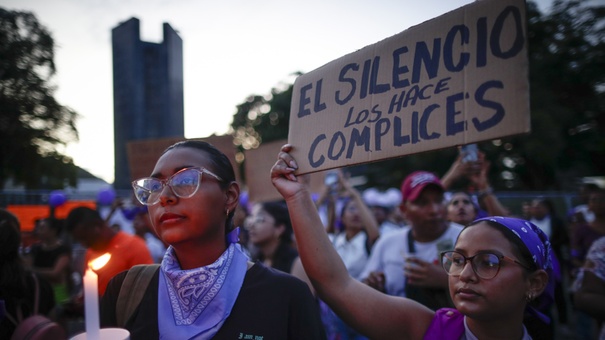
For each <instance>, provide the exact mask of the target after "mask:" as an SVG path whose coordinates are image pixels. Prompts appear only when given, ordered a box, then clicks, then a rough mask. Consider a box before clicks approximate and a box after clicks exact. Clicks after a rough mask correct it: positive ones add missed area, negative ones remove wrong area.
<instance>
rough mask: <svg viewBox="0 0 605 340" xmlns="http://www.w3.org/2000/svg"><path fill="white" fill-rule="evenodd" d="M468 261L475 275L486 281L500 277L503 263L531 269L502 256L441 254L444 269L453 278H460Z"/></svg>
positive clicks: (450, 252)
mask: <svg viewBox="0 0 605 340" xmlns="http://www.w3.org/2000/svg"><path fill="white" fill-rule="evenodd" d="M468 261H470V262H471V267H472V268H473V271H474V272H475V274H477V276H479V277H480V278H482V279H486V280H489V279H492V278H494V277H495V276H496V275H498V272H499V271H500V266H501V263H502V261H509V262H512V263H516V264H518V265H520V266H521V267H523V268H525V269H528V270H529V269H530V268H529V267H528V266H527V265H525V264H523V263H521V262H519V261H517V260H515V259H512V258H510V257H508V256H504V255H502V254H494V253H490V252H481V253H478V254H475V255H473V256H470V257H466V256H464V255H462V254H461V253H459V252H457V251H444V252H442V253H441V264H442V265H443V269H445V271H446V272H447V274H448V275H451V276H459V275H460V274H461V273H462V270H464V267H465V266H466V262H468Z"/></svg>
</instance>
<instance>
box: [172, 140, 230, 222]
mask: <svg viewBox="0 0 605 340" xmlns="http://www.w3.org/2000/svg"><path fill="white" fill-rule="evenodd" d="M179 148H192V149H197V150H201V151H203V152H205V153H207V154H208V155H209V156H210V161H211V162H212V166H213V168H212V169H210V170H212V171H213V172H215V173H216V174H217V175H218V176H219V177H220V178H222V179H223V181H219V186H220V187H221V188H222V189H223V190H224V189H227V188H228V187H229V185H230V184H231V183H232V182H235V171H234V170H233V165H232V164H231V161H229V158H227V156H226V155H225V154H224V153H223V152H222V151H220V150H219V149H217V148H216V147H215V146H214V145H212V144H210V143H208V142H204V141H201V140H194V139H188V140H184V141H181V142H177V143H174V144H172V145H171V146H169V147H167V148H166V150H164V152H163V153H162V154H165V153H166V152H168V151H170V150H172V149H179ZM234 213H235V209H233V210H232V211H230V212H229V216H227V221H226V223H225V233H229V232H230V231H231V230H232V229H233V214H234Z"/></svg>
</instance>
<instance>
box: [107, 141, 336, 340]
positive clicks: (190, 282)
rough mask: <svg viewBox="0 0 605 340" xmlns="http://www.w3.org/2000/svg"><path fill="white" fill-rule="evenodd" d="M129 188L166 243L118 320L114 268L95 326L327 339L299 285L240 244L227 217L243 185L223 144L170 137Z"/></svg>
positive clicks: (149, 334)
mask: <svg viewBox="0 0 605 340" xmlns="http://www.w3.org/2000/svg"><path fill="white" fill-rule="evenodd" d="M133 189H134V194H135V196H136V198H137V199H138V200H139V202H140V203H141V204H144V205H146V206H147V208H148V210H149V217H150V220H151V222H152V225H153V228H154V230H155V232H156V234H157V235H158V236H159V237H160V238H161V239H162V240H163V241H164V242H166V243H167V244H169V247H168V249H167V250H166V254H165V255H164V258H163V260H162V262H161V264H160V267H159V270H158V271H156V272H155V274H154V276H153V278H152V280H151V282H150V283H149V285H148V286H147V287H146V288H143V289H146V291H145V294H144V296H143V299H142V300H141V302H140V304H139V305H138V307H137V308H136V309H135V311H134V312H133V313H132V314H131V316H130V317H129V318H127V319H126V323H125V325H123V326H122V325H118V318H117V315H116V305H117V299H118V296H119V292H120V288H121V287H122V282H123V281H124V279H125V277H126V275H127V273H126V272H124V273H121V274H119V275H117V276H116V277H114V279H113V280H112V281H111V282H110V283H109V285H108V288H107V291H106V293H105V295H104V296H103V298H102V302H101V325H102V327H115V326H121V327H124V328H126V329H128V330H129V331H130V337H131V339H159V338H163V339H210V338H212V339H263V338H264V339H323V338H325V335H324V330H323V327H322V325H321V320H320V319H319V315H318V311H317V307H316V304H315V300H314V298H313V296H312V295H311V292H310V291H309V289H308V287H307V286H306V284H305V283H303V282H302V281H300V280H298V279H295V278H294V277H292V276H290V275H286V274H284V273H280V272H278V271H273V270H270V269H268V268H267V267H265V266H263V265H262V264H260V263H252V262H250V261H249V260H248V257H247V256H246V255H245V254H244V253H243V252H242V250H241V247H240V245H239V244H238V243H237V240H238V237H237V233H238V230H239V229H237V228H236V229H233V227H232V224H231V220H232V218H233V214H234V211H235V208H236V206H237V204H238V201H239V194H240V187H239V184H238V183H237V182H236V181H235V175H234V171H233V167H232V165H231V163H230V161H229V159H228V158H227V157H226V156H225V155H224V154H223V153H222V152H221V151H219V150H218V149H216V148H215V147H214V146H212V145H210V144H208V143H206V142H202V141H194V140H188V141H184V142H179V143H176V144H174V145H172V146H170V147H168V148H167V149H166V150H165V151H164V153H163V154H162V155H161V156H160V158H159V159H158V161H157V163H156V165H155V168H154V169H153V172H152V174H151V176H150V177H146V178H141V179H138V180H136V181H134V182H133ZM131 270H132V269H131ZM139 288H140V287H136V288H135V290H136V289H139Z"/></svg>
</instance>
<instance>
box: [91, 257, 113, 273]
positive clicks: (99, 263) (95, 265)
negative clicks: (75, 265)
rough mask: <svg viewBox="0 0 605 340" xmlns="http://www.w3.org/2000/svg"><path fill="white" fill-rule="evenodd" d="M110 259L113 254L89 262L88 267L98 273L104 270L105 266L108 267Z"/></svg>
mask: <svg viewBox="0 0 605 340" xmlns="http://www.w3.org/2000/svg"><path fill="white" fill-rule="evenodd" d="M110 258H111V254H110V253H105V254H103V255H101V256H99V257H97V258H96V259H94V260H92V261H90V262H88V267H89V268H90V269H92V270H95V271H97V270H99V269H101V268H103V266H104V265H106V264H107V262H109V259H110Z"/></svg>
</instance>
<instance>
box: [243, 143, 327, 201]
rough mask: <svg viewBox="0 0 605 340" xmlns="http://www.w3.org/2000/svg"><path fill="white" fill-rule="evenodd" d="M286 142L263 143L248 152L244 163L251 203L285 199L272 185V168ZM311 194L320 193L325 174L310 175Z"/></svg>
mask: <svg viewBox="0 0 605 340" xmlns="http://www.w3.org/2000/svg"><path fill="white" fill-rule="evenodd" d="M286 142H287V141H286V140H281V141H275V142H270V143H263V144H261V145H260V146H259V147H258V148H256V149H253V150H247V151H246V152H245V156H246V159H245V161H244V172H245V174H246V188H247V190H248V197H249V200H250V202H252V203H257V202H266V201H279V200H282V199H283V197H282V196H281V195H280V194H279V192H278V191H277V189H275V187H274V186H273V183H271V168H272V167H273V165H274V164H275V162H276V161H277V155H278V153H279V150H280V149H281V147H282V145H284V144H286ZM310 176H311V178H310V181H311V182H310V183H309V187H310V189H311V192H313V193H318V192H319V191H320V190H321V186H322V185H323V178H324V173H323V172H322V173H314V174H311V175H310Z"/></svg>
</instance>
